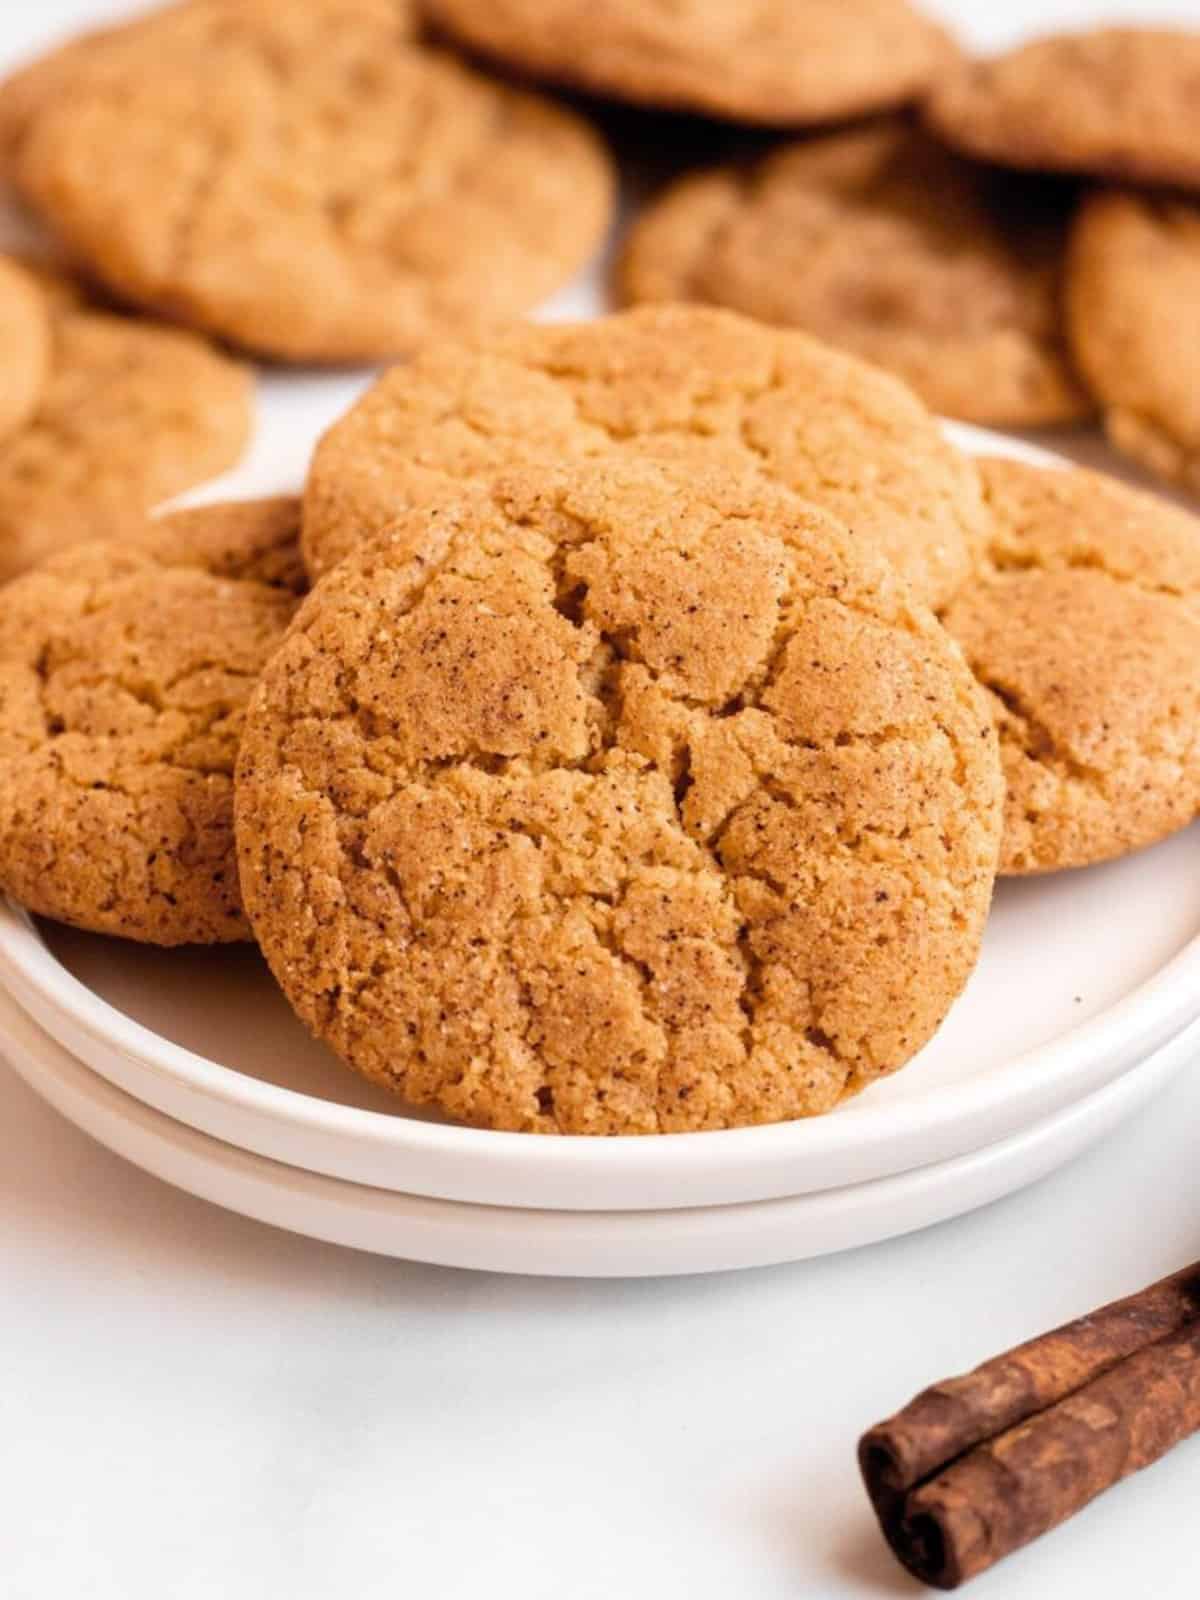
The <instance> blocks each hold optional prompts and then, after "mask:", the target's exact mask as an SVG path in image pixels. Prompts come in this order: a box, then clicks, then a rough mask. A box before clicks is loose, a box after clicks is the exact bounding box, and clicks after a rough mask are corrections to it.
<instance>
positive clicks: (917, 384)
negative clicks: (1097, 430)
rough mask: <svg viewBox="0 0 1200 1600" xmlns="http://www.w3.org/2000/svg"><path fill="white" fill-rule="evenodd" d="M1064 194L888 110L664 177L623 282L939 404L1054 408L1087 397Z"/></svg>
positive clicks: (968, 412)
mask: <svg viewBox="0 0 1200 1600" xmlns="http://www.w3.org/2000/svg"><path fill="white" fill-rule="evenodd" d="M1071 198H1072V197H1071V196H1070V194H1069V192H1068V191H1066V190H1065V188H1063V187H1060V186H1059V185H1057V184H1052V183H1043V182H1041V181H1039V180H1035V179H1023V178H1017V177H1009V176H1007V175H1005V174H1001V173H998V172H996V171H994V170H993V169H987V168H983V167H979V166H976V165H974V164H973V163H971V162H968V161H963V160H962V159H960V158H959V157H957V156H955V155H953V154H951V153H950V152H949V151H947V150H946V149H945V148H944V147H943V146H941V145H938V144H936V143H935V142H934V141H933V140H932V139H931V138H930V137H929V136H928V135H927V134H924V133H922V132H921V131H920V129H918V128H916V127H914V126H912V124H911V123H909V122H906V121H903V120H901V119H899V118H897V119H894V120H890V121H887V122H883V123H879V124H876V125H874V126H868V127H864V128H858V129H854V130H852V131H850V132H846V133H835V134H830V135H828V136H826V137H824V138H819V139H809V140H805V141H803V142H798V143H795V144H788V145H783V146H780V147H778V148H777V149H775V150H774V151H773V152H772V153H770V154H769V155H767V156H766V157H765V158H763V159H760V160H758V161H756V162H754V163H752V164H746V165H743V166H726V167H719V168H716V169H714V170H712V171H709V172H703V173H698V174H694V175H691V176H688V177H685V178H683V179H682V180H680V181H679V182H677V183H675V184H674V185H673V186H672V187H671V188H669V189H668V190H667V192H666V193H665V194H664V195H663V196H662V197H661V198H660V199H659V200H658V201H657V202H656V203H655V204H653V205H651V206H650V207H649V209H648V210H647V211H645V212H644V213H643V214H642V216H641V217H640V219H639V220H638V222H637V223H636V224H635V226H634V228H633V231H632V234H631V235H630V238H629V241H628V243H627V245H626V248H625V252H624V255H623V258H622V260H621V262H620V265H619V268H618V274H617V288H618V294H619V296H620V298H621V299H623V300H624V301H626V302H627V303H628V302H633V303H636V302H641V301H647V302H655V301H679V300H690V301H703V302H706V303H708V304H710V305H721V306H729V307H730V308H732V309H733V310H735V311H742V312H745V313H746V314H747V315H749V316H753V317H758V318H760V319H761V320H762V321H764V322H770V323H776V324H779V325H781V326H784V327H792V328H803V329H804V330H805V332H807V333H812V334H815V335H816V336H817V337H818V338H821V339H826V340H828V341H829V343H830V344H834V345H838V346H840V347H841V348H843V349H846V350H852V351H853V352H854V353H855V354H856V355H859V356H862V357H863V358H864V359H866V360H868V361H873V362H875V363H877V364H878V365H879V366H882V367H886V368H888V370H889V371H891V372H894V373H895V374H896V375H897V376H898V377H900V378H903V379H904V380H905V381H906V382H907V383H909V384H911V385H912V387H913V388H914V389H915V390H916V391H917V393H918V394H919V395H920V396H921V398H922V399H923V400H924V401H925V403H926V404H927V405H929V406H931V407H932V408H933V409H934V410H935V411H940V412H944V413H946V414H947V415H949V416H954V417H963V418H966V419H967V420H968V421H972V422H982V423H993V424H999V425H1001V426H1012V427H1018V426H1026V427H1032V426H1038V425H1042V424H1046V423H1057V422H1067V421H1071V420H1075V419H1078V418H1081V417H1084V416H1086V415H1088V414H1089V412H1090V411H1091V409H1092V407H1091V404H1090V402H1089V401H1088V399H1087V398H1086V397H1085V396H1084V394H1083V392H1082V390H1081V388H1080V386H1079V383H1078V382H1077V380H1076V378H1075V377H1074V374H1073V373H1072V371H1071V367H1070V363H1069V360H1068V357H1067V353H1066V348H1065V339H1064V335H1063V327H1062V314H1061V303H1060V290H1061V271H1062V261H1063V254H1064V249H1065V245H1066V230H1067V220H1068V215H1069V207H1070V202H1071Z"/></svg>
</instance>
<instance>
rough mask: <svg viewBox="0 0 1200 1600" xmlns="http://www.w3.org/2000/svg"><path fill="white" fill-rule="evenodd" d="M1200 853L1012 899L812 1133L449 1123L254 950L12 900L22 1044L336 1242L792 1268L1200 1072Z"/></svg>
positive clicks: (145, 1143)
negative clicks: (614, 1132) (322, 1040)
mask: <svg viewBox="0 0 1200 1600" xmlns="http://www.w3.org/2000/svg"><path fill="white" fill-rule="evenodd" d="M955 432H956V434H957V436H958V437H960V438H961V439H962V440H963V441H964V442H966V443H967V444H968V445H969V446H972V447H974V448H977V449H978V448H980V447H981V444H982V446H983V447H985V448H990V449H992V450H994V451H995V452H996V453H1001V452H1006V453H1020V454H1030V452H1028V451H1027V450H1024V449H1021V448H1020V447H1018V446H1015V445H1014V444H1013V442H1012V441H1010V440H1005V439H1001V438H999V437H998V436H981V435H980V434H979V433H978V432H977V431H976V430H961V429H960V430H955ZM283 481H284V482H286V481H289V480H288V479H287V478H285V479H284V480H283ZM291 481H295V479H294V477H293V478H292V479H291ZM276 486H277V485H276V484H257V483H256V484H254V485H253V487H254V488H255V489H259V488H273V487H276ZM1198 846H1200V827H1196V828H1192V829H1190V830H1188V831H1187V832H1186V833H1182V834H1179V835H1177V836H1176V837H1175V838H1174V839H1171V840H1168V841H1167V842H1166V843H1164V844H1162V845H1159V846H1158V847H1157V848H1155V849H1153V850H1149V851H1145V852H1143V853H1142V854H1140V855H1138V856H1133V857H1130V858H1127V859H1126V860H1124V861H1119V862H1115V863H1112V864H1110V865H1108V866H1104V867H1098V868H1093V869H1091V870H1088V871H1083V872H1072V873H1061V874H1056V875H1053V876H1050V877H1046V878H1039V879H1028V880H1023V881H1009V882H1006V883H1002V884H1001V885H1000V886H999V889H998V892H997V898H996V905H995V909H994V912H993V915H992V918H991V920H990V923H989V925H988V930H987V935H986V940H985V946H984V952H983V958H982V960H981V962H980V965H979V967H978V969H977V971H976V973H975V975H974V977H973V979H972V981H971V984H970V985H969V987H968V989H967V992H966V993H965V995H964V996H963V997H962V999H961V1000H960V1001H959V1002H958V1004H957V1005H956V1006H955V1008H954V1010H953V1011H952V1013H951V1015H950V1017H949V1019H948V1020H947V1022H946V1024H945V1025H944V1027H943V1028H942V1030H941V1032H940V1033H939V1034H938V1036H937V1037H936V1039H934V1041H933V1042H932V1043H931V1044H930V1045H929V1046H928V1047H927V1048H926V1049H925V1050H924V1051H923V1052H922V1053H921V1055H920V1056H919V1057H918V1058H917V1059H916V1060H914V1061H913V1062H911V1063H910V1064H909V1065H908V1066H907V1067H906V1068H905V1069H904V1070H903V1071H902V1072H900V1073H899V1074H897V1075H896V1076H895V1077H893V1078H890V1079H888V1080H887V1081H885V1082H883V1083H880V1084H877V1085H875V1086H874V1087H872V1088H871V1089H869V1090H868V1091H867V1092H866V1093H865V1094H863V1095H861V1096H859V1097H858V1098H857V1099H855V1100H852V1101H850V1102H848V1103H847V1104H846V1105H844V1106H842V1107H840V1108H839V1109H838V1110H837V1111H835V1112H833V1113H832V1114H831V1115H829V1116H826V1117H821V1118H817V1119H814V1120H811V1121H805V1122H798V1123H790V1124H784V1125H780V1126H775V1127H764V1128H747V1129H740V1130H736V1131H732V1132H723V1133H701V1134H669V1135H663V1136H659V1137H649V1138H616V1139H582V1138H539V1137H535V1136H530V1135H522V1134H509V1133H492V1132H484V1131H481V1130H477V1129H471V1128H461V1127H456V1126H451V1125H447V1124H444V1123H441V1122H439V1121H437V1120H435V1119H432V1118H430V1117H427V1116H425V1115H423V1114H421V1113H420V1112H416V1111H413V1110H411V1109H407V1108H405V1107H404V1106H403V1105H401V1104H399V1103H398V1102H396V1101H395V1100H392V1099H390V1098H389V1097H387V1096H386V1095H385V1094H384V1093H383V1092H382V1091H376V1090H374V1089H373V1088H372V1087H371V1086H370V1085H368V1084H366V1083H364V1082H362V1081H360V1080H359V1079H358V1078H357V1077H355V1076H354V1075H353V1074H352V1073H350V1072H349V1071H348V1070H347V1069H346V1068H344V1067H343V1066H341V1065H340V1064H339V1063H338V1062H337V1061H336V1060H334V1058H333V1057H332V1056H331V1055H330V1054H329V1053H328V1052H327V1051H326V1050H324V1049H323V1048H322V1047H321V1046H319V1045H317V1044H315V1043H314V1042H313V1041H312V1040H311V1039H309V1038H308V1036H307V1035H306V1034H305V1032H304V1030H303V1029H302V1027H301V1026H300V1024H299V1023H298V1022H297V1021H296V1020H295V1018H294V1017H293V1016H292V1014H291V1012H290V1010H289V1009H288V1006H287V1004H286V1002H285V1001H284V999H283V997H282V996H281V995H280V993H279V992H278V990H277V989H276V988H275V986H274V984H273V982H272V980H271V978H270V975H269V974H268V972H267V970H266V967H265V965H264V964H263V962H262V960H261V958H260V957H259V956H258V954H257V952H256V951H254V950H252V949H250V948H248V947H244V948H243V947H237V948H223V949H214V950H186V951H157V950H150V949H146V948H142V947H139V946H135V945H129V944H124V943H122V942H121V941H118V940H111V939H102V938H97V937H93V936H91V935H86V934H80V933H75V932H72V931H70V930H68V929H63V928H56V927H54V926H52V925H49V924H40V923H35V922H34V921H33V920H32V919H30V918H28V917H27V916H26V915H25V914H24V913H22V912H20V911H18V910H16V909H13V908H0V980H2V981H3V984H4V986H5V987H6V988H7V991H8V994H7V996H6V995H4V994H3V993H2V992H0V1048H3V1050H4V1052H5V1054H6V1055H7V1056H8V1059H9V1060H10V1061H11V1063H12V1065H13V1066H14V1067H15V1068H16V1069H17V1071H18V1072H20V1073H21V1074H22V1076H23V1077H25V1078H26V1079H27V1081H28V1082H29V1083H30V1084H31V1085H32V1086H33V1087H34V1088H35V1089H36V1090H37V1091H38V1092H39V1093H40V1094H42V1095H44V1096H45V1098H46V1099H47V1100H49V1101H50V1102H51V1103H52V1104H53V1105H55V1106H57V1108H58V1109H59V1110H60V1111H61V1112H63V1114H64V1115H66V1116H67V1117H69V1118H70V1119H71V1120H72V1121H74V1122H76V1123H77V1124H78V1125H79V1126H80V1127H82V1128H84V1129H85V1130H86V1131H87V1132H89V1133H91V1134H92V1135H93V1136H94V1137H95V1138H97V1139H98V1140H100V1141H101V1142H102V1143H103V1144H105V1145H107V1146H109V1147H110V1148H111V1149H113V1150H115V1151H117V1152H118V1153H120V1154H121V1155H123V1156H125V1157H127V1158H128V1159H129V1160H130V1161H133V1162H135V1163H137V1164H138V1165H139V1166H142V1167H144V1168H146V1169H147V1170H148V1171H150V1172H153V1173H155V1174H156V1175H157V1176H159V1177H160V1178H163V1179H165V1180H166V1181H167V1182H169V1183H174V1184H176V1185H178V1186H179V1187H180V1188H183V1189H187V1190H189V1191H191V1192H192V1193H194V1194H197V1195H200V1196H202V1197H204V1198H205V1199H208V1200H211V1201H214V1202H216V1203H217V1204H219V1205H224V1206H227V1207H229V1208H230V1209H231V1210H234V1211H239V1212H243V1213H245V1214H246V1215H248V1216H252V1217H257V1218H259V1219H261V1220H263V1221H265V1222H270V1223H274V1224H276V1225H278V1226H280V1227H284V1228H289V1229H292V1230H293V1231H295V1232H299V1233H305V1234H310V1235H312V1236H314V1237H316V1238H320V1239H326V1240H331V1241H334V1242H337V1243H340V1244H346V1245H353V1246H356V1247H358V1248H361V1249H365V1250H374V1251H378V1252H381V1253H384V1254H388V1255H395V1256H403V1257H409V1258H412V1259H415V1260H421V1261H432V1262H440V1263H444V1264H447V1265H454V1266H463V1267H476V1268H487V1269H492V1270H498V1271H511V1272H531V1273H550V1274H564V1275H570V1274H580V1275H626V1274H653V1273H673V1272H702V1271H717V1270H721V1269H725V1268H731V1267H743V1266H755V1265H762V1264H766V1263H768V1262H777V1261H785V1260H795V1259H799V1258H801V1257H804V1256H810V1255H817V1254H821V1253H824V1252H827V1251H832V1250H841V1249H847V1248H850V1247H852V1246H855V1245H860V1244H867V1243H870V1242H873V1241H876V1240H879V1239H883V1238H887V1237H889V1236H891V1235H895V1234H900V1233H905V1232H908V1231H910V1230H912V1229H914V1228H920V1227H924V1226H926V1225H927V1224H929V1223H932V1222H937V1221H941V1220H943V1219H945V1218H948V1217H951V1216H955V1215H957V1214H959V1213H961V1212H964V1211H968V1210H970V1209H972V1208H973V1207H975V1206H979V1205H983V1204H985V1203H987V1202H989V1201H991V1200H995V1199H997V1198H999V1197H1000V1196H1001V1195H1004V1194H1007V1193H1010V1192H1012V1191H1013V1190H1015V1189H1017V1188H1019V1187H1022V1186H1024V1185H1025V1184H1028V1183H1031V1182H1033V1181H1035V1180H1036V1179H1038V1178H1040V1177H1042V1176H1044V1175H1045V1174H1046V1173H1048V1172H1050V1171H1051V1170H1052V1169H1053V1168H1055V1167H1057V1166H1060V1165H1061V1164H1062V1163H1063V1162H1065V1161H1068V1160H1070V1159H1071V1158H1072V1157H1074V1156H1076V1155H1078V1154H1079V1153H1080V1152H1081V1151H1083V1150H1084V1149H1086V1148H1087V1147H1088V1146H1089V1145H1091V1144H1093V1143H1094V1142H1095V1141H1096V1140H1098V1139H1100V1138H1101V1137H1103V1136H1104V1135H1106V1134H1108V1133H1110V1132H1111V1131H1112V1130H1113V1129H1115V1128H1116V1127H1117V1125H1118V1124H1119V1123H1121V1122H1123V1121H1124V1120H1125V1119H1126V1118H1128V1117H1129V1116H1130V1115H1131V1114H1132V1113H1133V1112H1134V1111H1136V1110H1137V1109H1138V1108H1139V1107H1140V1106H1141V1105H1143V1104H1144V1103H1145V1101H1146V1100H1147V1099H1148V1098H1149V1097H1150V1096H1151V1095H1152V1094H1154V1093H1155V1092H1156V1090H1158V1089H1160V1088H1161V1087H1162V1086H1163V1085H1164V1084H1165V1083H1166V1082H1167V1081H1168V1079H1169V1078H1170V1077H1171V1076H1172V1074H1174V1073H1175V1072H1177V1071H1179V1070H1180V1069H1181V1068H1183V1067H1185V1066H1187V1065H1189V1064H1190V1063H1191V1062H1192V1061H1193V1060H1195V1059H1196V1058H1197V1057H1200V848H1198Z"/></svg>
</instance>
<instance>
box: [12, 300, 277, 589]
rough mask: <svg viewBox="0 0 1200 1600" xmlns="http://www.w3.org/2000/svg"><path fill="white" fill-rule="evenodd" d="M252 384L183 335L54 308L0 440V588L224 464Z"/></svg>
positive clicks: (239, 443) (107, 534)
mask: <svg viewBox="0 0 1200 1600" xmlns="http://www.w3.org/2000/svg"><path fill="white" fill-rule="evenodd" d="M252 385H253V380H252V379H251V377H250V374H249V373H248V372H246V371H245V370H244V369H243V368H242V367H240V366H238V365H237V364H236V363H234V362H232V361H230V360H228V359H227V358H226V357H225V356H223V355H220V354H218V352H217V351H216V350H213V349H211V348H210V347H209V346H208V345H207V344H206V343H205V342H204V341H203V340H202V339H198V338H196V336H195V335H194V334H190V333H185V332H183V331H182V330H179V329H175V328H167V327H162V326H156V325H155V324H153V323H148V322H141V321H132V320H130V319H128V318H125V317H117V316H108V315H106V314H104V313H102V312H94V311H90V310H76V309H73V308H71V307H70V306H69V305H66V306H64V307H63V308H62V309H61V310H60V311H59V312H58V314H56V315H55V316H54V317H53V318H52V325H51V353H50V372H49V375H48V378H47V380H46V383H45V385H44V387H43V389H42V393H41V398H40V401H39V403H38V405H37V407H36V409H35V410H34V413H33V415H32V416H31V417H30V418H29V420H28V421H27V422H26V423H25V424H24V426H23V427H20V428H17V429H16V430H15V431H14V432H12V433H10V434H9V435H8V436H7V438H4V439H0V581H3V580H4V579H6V578H11V577H13V576H15V575H16V574H17V573H20V572H23V571H24V570H25V569H26V568H27V567H30V566H32V565H33V564H34V563H35V562H37V561H39V560H41V559H42V558H43V557H45V556H47V555H50V554H51V553H53V552H54V551H56V550H59V549H62V548H64V547H66V546H68V545H71V544H77V543H79V542H80V541H81V540H85V539H100V538H119V537H120V536H121V534H122V532H123V531H124V530H125V529H126V528H127V527H129V526H131V525H137V523H138V522H139V521H140V520H141V518H142V517H143V516H144V514H145V513H146V512H147V511H149V510H150V509H151V507H153V506H154V505H156V504H157V503H158V502H159V501H162V500H166V499H168V498H169V497H170V496H171V495H175V494H180V493H182V491H183V490H184V489H187V488H190V487H191V486H192V485H193V484H196V483H200V482H202V481H203V480H204V479H205V478H211V477H214V476H216V474H217V473H219V472H222V471H224V470H225V469H226V468H227V467H231V466H233V464H234V462H235V461H236V460H237V458H238V457H239V455H240V454H241V452H242V449H243V448H244V446H245V443H246V439H247V437H248V435H249V432H250V420H251V408H252V403H253V386H252Z"/></svg>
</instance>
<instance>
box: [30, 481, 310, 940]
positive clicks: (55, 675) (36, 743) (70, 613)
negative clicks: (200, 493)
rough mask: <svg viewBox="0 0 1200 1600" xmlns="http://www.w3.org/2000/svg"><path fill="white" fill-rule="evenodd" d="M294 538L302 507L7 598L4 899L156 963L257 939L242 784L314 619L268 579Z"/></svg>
mask: <svg viewBox="0 0 1200 1600" xmlns="http://www.w3.org/2000/svg"><path fill="white" fill-rule="evenodd" d="M288 521H290V538H291V542H292V545H293V547H294V545H295V536H296V527H297V521H298V507H297V505H296V503H295V502H294V501H293V502H289V501H264V502H262V503H261V504H256V503H252V502H251V503H246V504H244V505H236V506H233V505H231V506H228V507H226V506H213V507H209V508H206V509H205V510H204V511H193V512H188V513H186V514H184V515H183V516H181V517H180V518H178V519H176V518H174V517H166V518H163V519H161V521H159V522H156V523H154V524H152V525H151V526H150V527H149V528H148V529H146V528H140V527H139V528H135V529H132V530H131V539H130V542H129V543H126V544H118V543H114V542H107V543H104V542H96V543H89V544H85V545H80V546H77V547H76V548H74V549H72V550H70V551H67V552H63V553H62V554H60V555H58V556H56V557H53V558H52V559H50V560H49V561H47V562H46V563H44V564H43V565H42V566H41V567H39V568H37V569H36V570H35V571H33V572H29V573H27V574H26V575H25V576H24V577H22V578H18V579H17V580H15V581H14V582H13V583H11V584H9V585H8V586H7V587H6V588H5V589H3V590H0V889H2V890H3V892H5V893H6V894H10V895H12V897H13V898H14V899H15V900H17V901H19V902H20V903H21V904H22V905H24V906H27V907H28V908H29V909H30V910H32V911H35V912H38V913H39V914H41V915H44V916H48V917H53V918H55V919H57V920H58V921H61V922H68V923H71V924H72V925H73V926H75V927H79V928H87V929H90V930H92V931H94V932H98V933H111V934H118V935H121V936H122V937H124V938H128V939H136V940H141V941H143V942H148V943H151V944H162V945H174V944H184V943H193V942H196V943H219V942H224V941H228V940H237V939H246V938H249V936H250V935H249V929H248V927H247V924H246V921H245V918H244V916H243V914H242V909H241V899H240V896H239V893H238V883H237V862H236V858H235V854H234V845H233V765H234V759H235V756H236V753H237V744H238V739H239V737H240V732H241V723H242V718H243V714H244V711H245V705H246V701H247V700H248V699H249V696H250V693H251V690H252V689H253V686H254V684H255V682H256V680H257V677H258V674H259V673H260V672H261V670H262V668H263V666H264V665H265V664H266V661H267V659H268V657H269V656H270V654H271V652H272V650H273V649H274V648H275V647H276V645H277V644H278V643H279V641H280V639H281V638H282V636H283V633H284V629H285V628H286V626H287V623H288V621H289V620H290V618H291V616H292V614H293V612H294V610H295V608H296V597H295V595H293V594H292V593H291V592H290V591H289V590H288V589H286V588H281V587H279V586H278V585H277V584H274V583H272V582H269V581H268V582H263V581H260V580H259V578H258V577H256V576H252V575H251V574H257V573H259V572H260V571H261V570H262V566H263V560H264V552H265V551H267V550H271V551H273V552H274V557H273V559H272V560H271V561H270V562H269V563H268V566H269V569H270V570H271V571H272V572H273V571H275V570H276V569H277V568H278V567H279V566H280V565H281V553H282V551H283V547H284V545H285V543H286V537H285V534H284V524H285V522H288ZM291 568H292V570H293V571H295V568H296V562H295V556H294V553H293V556H292V560H291ZM221 572H223V573H225V574H231V573H235V572H240V573H242V574H244V575H242V576H229V575H226V576H218V575H217V574H218V573H221Z"/></svg>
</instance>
